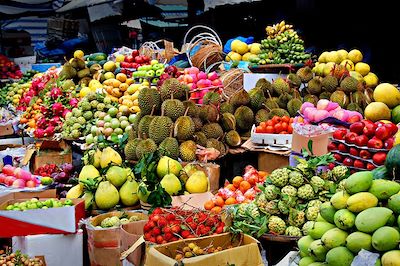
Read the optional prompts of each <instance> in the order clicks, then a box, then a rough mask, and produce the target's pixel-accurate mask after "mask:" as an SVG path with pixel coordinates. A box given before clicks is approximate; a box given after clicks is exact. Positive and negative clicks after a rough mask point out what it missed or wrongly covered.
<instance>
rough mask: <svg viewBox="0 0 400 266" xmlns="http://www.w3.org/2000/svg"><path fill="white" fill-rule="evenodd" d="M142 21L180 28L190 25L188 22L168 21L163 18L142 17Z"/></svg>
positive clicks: (154, 24) (160, 26)
mask: <svg viewBox="0 0 400 266" xmlns="http://www.w3.org/2000/svg"><path fill="white" fill-rule="evenodd" d="M140 21H141V22H143V23H147V24H149V25H152V26H155V27H159V28H179V27H187V26H188V24H186V23H177V22H168V21H162V20H151V19H140Z"/></svg>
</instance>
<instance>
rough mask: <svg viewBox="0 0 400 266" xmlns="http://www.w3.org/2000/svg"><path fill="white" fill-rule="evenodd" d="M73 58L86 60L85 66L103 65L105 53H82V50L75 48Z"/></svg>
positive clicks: (105, 59)
mask: <svg viewBox="0 0 400 266" xmlns="http://www.w3.org/2000/svg"><path fill="white" fill-rule="evenodd" d="M74 57H75V58H80V59H83V60H85V61H86V62H87V66H88V67H91V66H92V65H94V64H99V65H100V66H103V65H104V64H105V63H106V62H107V55H106V54H105V53H93V54H89V55H84V53H83V51H80V50H77V51H75V52H74Z"/></svg>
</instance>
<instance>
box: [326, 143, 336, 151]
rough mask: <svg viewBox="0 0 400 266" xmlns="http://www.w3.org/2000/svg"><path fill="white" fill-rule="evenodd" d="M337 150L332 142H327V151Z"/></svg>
mask: <svg viewBox="0 0 400 266" xmlns="http://www.w3.org/2000/svg"><path fill="white" fill-rule="evenodd" d="M335 150H337V145H336V144H335V143H333V142H331V143H329V144H328V151H335Z"/></svg>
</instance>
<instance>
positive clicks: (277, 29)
mask: <svg viewBox="0 0 400 266" xmlns="http://www.w3.org/2000/svg"><path fill="white" fill-rule="evenodd" d="M265 31H266V32H267V35H268V38H269V39H273V38H275V37H277V36H278V35H280V34H281V33H283V32H285V31H288V32H289V33H292V32H295V31H294V30H293V25H290V24H286V23H285V21H284V20H283V21H281V22H280V23H276V24H274V25H272V26H267V27H266V28H265ZM296 34H297V33H296Z"/></svg>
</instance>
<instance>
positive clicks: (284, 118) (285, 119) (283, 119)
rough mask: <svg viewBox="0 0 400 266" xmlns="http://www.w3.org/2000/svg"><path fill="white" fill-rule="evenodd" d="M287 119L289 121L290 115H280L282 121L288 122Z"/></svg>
mask: <svg viewBox="0 0 400 266" xmlns="http://www.w3.org/2000/svg"><path fill="white" fill-rule="evenodd" d="M289 121H290V117H288V116H287V115H285V116H283V117H282V122H286V123H289Z"/></svg>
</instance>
